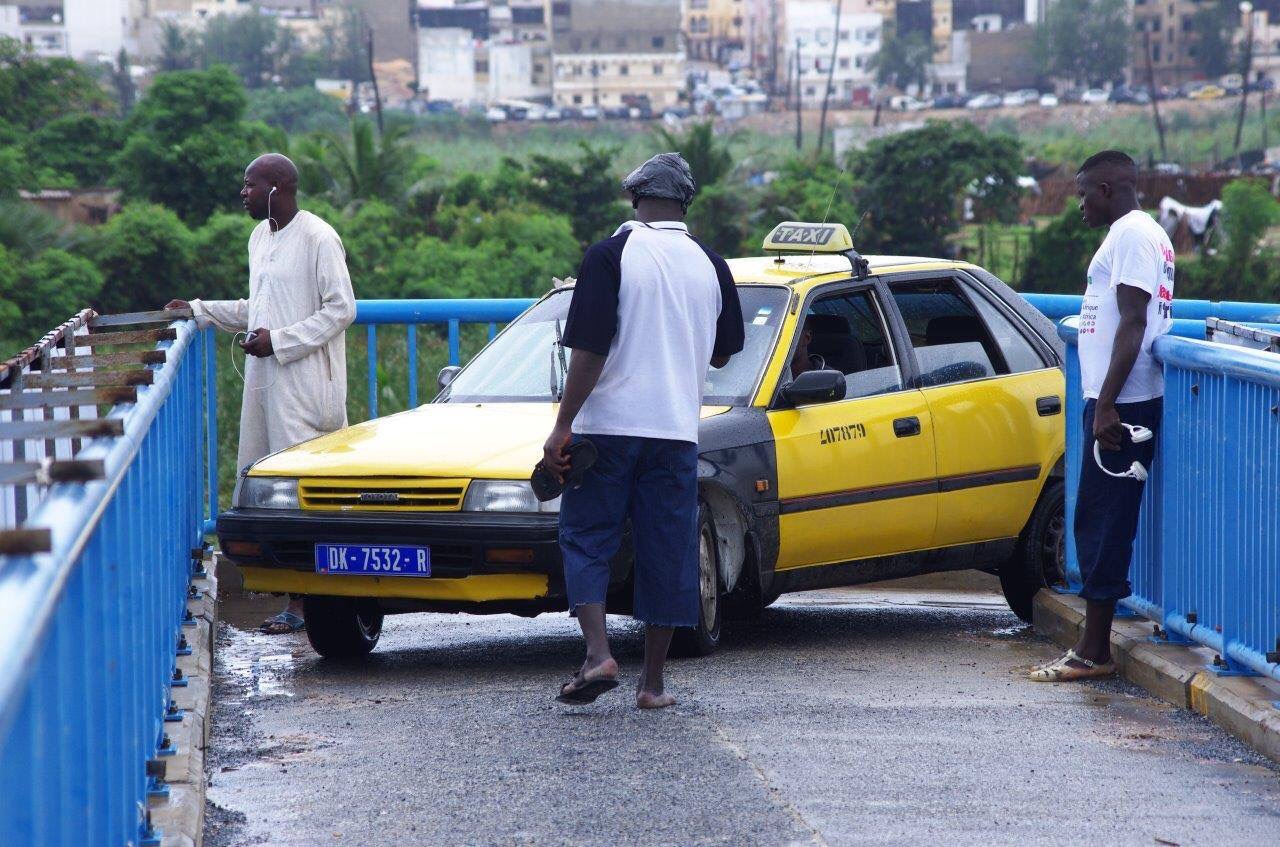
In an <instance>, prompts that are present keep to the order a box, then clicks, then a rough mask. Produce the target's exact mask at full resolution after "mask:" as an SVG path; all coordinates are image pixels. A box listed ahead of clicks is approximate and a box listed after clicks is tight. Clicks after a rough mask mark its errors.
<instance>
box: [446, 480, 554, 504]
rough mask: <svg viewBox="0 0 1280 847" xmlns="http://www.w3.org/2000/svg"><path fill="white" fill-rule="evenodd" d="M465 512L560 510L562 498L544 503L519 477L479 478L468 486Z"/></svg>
mask: <svg viewBox="0 0 1280 847" xmlns="http://www.w3.org/2000/svg"><path fill="white" fill-rule="evenodd" d="M462 510H463V511H464V512H559V511H560V498H559V497H557V498H556V499H554V500H548V501H547V502H545V503H542V502H540V501H539V500H538V498H537V497H535V496H533V487H532V486H531V485H529V483H528V482H527V481H524V480H517V479H477V480H472V482H471V484H470V485H469V486H467V497H466V499H465V500H463V501H462Z"/></svg>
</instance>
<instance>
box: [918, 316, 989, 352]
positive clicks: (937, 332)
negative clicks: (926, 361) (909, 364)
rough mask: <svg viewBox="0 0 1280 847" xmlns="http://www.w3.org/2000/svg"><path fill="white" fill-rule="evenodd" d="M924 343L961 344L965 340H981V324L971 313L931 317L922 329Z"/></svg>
mask: <svg viewBox="0 0 1280 847" xmlns="http://www.w3.org/2000/svg"><path fill="white" fill-rule="evenodd" d="M924 335H925V343H926V344H929V345H931V346H932V345H934V344H963V343H964V342H966V341H978V342H981V341H982V324H981V322H980V320H979V319H978V318H977V317H976V316H973V315H947V316H945V317H941V318H933V319H932V320H930V321H929V324H928V326H927V327H926V328H925V331H924Z"/></svg>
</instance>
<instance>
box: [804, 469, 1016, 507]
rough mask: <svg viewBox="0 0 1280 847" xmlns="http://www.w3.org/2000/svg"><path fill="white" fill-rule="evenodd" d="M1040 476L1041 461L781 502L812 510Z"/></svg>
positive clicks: (957, 489)
mask: <svg viewBox="0 0 1280 847" xmlns="http://www.w3.org/2000/svg"><path fill="white" fill-rule="evenodd" d="M1039 478H1040V466H1039V465H1025V466H1021V467H1016V468H1004V469H1002V470H998V471H983V472H981V473H972V474H957V475H955V476H944V477H939V478H937V479H921V480H915V481H913V482H897V483H894V484H892V485H876V486H871V487H868V488H852V489H848V490H845V491H833V492H831V493H829V494H814V495H810V496H807V497H792V498H789V499H787V500H783V501H782V502H781V507H780V509H781V512H782V514H784V515H790V514H795V513H797V512H812V511H814V510H816V509H834V508H836V507H839V506H856V505H859V504H861V503H874V502H876V501H879V500H896V499H899V498H902V497H919V496H920V495H922V494H938V493H940V492H949V491H963V490H964V489H966V488H981V487H984V486H987V485H1004V484H1005V483H1009V482H1028V481H1030V480H1034V479H1039Z"/></svg>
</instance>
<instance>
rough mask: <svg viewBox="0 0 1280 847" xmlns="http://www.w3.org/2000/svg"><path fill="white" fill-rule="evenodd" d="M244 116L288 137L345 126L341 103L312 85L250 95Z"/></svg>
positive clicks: (264, 90)
mask: <svg viewBox="0 0 1280 847" xmlns="http://www.w3.org/2000/svg"><path fill="white" fill-rule="evenodd" d="M246 117H247V118H248V119H249V120H253V121H261V122H263V123H265V124H267V125H268V126H273V127H276V128H278V129H280V130H283V131H284V132H287V133H289V134H291V135H304V134H308V133H317V132H335V133H336V132H344V131H346V130H347V126H348V124H349V121H348V120H347V116H346V113H345V112H344V111H343V109H342V101H341V100H338V99H337V98H336V97H334V96H332V95H330V94H325V93H323V92H321V91H317V90H316V89H315V88H314V87H312V86H307V87H305V88H286V89H284V90H276V89H268V88H260V89H258V90H257V91H254V92H251V93H250V95H249V109H248V111H247V112H246Z"/></svg>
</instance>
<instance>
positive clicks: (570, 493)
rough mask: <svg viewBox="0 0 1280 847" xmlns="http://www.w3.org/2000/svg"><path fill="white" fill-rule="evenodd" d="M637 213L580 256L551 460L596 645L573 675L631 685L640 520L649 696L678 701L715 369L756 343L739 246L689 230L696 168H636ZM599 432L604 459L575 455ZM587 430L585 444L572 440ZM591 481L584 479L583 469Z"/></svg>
mask: <svg viewBox="0 0 1280 847" xmlns="http://www.w3.org/2000/svg"><path fill="white" fill-rule="evenodd" d="M622 187H623V190H625V191H626V192H627V193H628V194H629V195H630V196H631V202H632V205H633V206H634V207H635V210H636V216H635V220H633V221H628V222H627V223H625V224H623V225H622V226H621V227H619V228H618V231H617V232H615V233H614V234H613V236H612V237H611V238H606V239H605V240H604V241H600V242H598V243H596V244H593V245H591V247H590V248H588V249H587V253H586V256H584V257H583V259H582V267H581V268H580V269H579V270H578V281H577V283H576V284H575V285H574V289H573V300H572V301H571V303H570V306H569V318H568V320H567V321H566V322H565V329H564V338H563V344H564V346H565V347H568V348H570V349H572V350H573V357H572V358H571V359H570V362H569V373H568V376H567V377H566V379H565V385H564V395H563V397H562V398H561V399H560V410H559V412H558V415H557V418H556V424H555V428H554V429H553V430H552V432H551V436H550V437H549V438H548V439H547V443H546V445H545V447H544V449H543V460H542V465H543V467H544V468H546V469H547V470H548V471H550V472H551V473H552V474H554V475H555V476H556V477H557V478H559V479H561V480H562V481H566V480H565V477H566V475H569V479H568V480H567V482H568V483H569V484H568V485H567V486H566V487H565V490H564V493H563V495H561V500H560V552H561V557H562V559H563V561H564V581H565V589H566V592H567V593H568V595H569V612H570V614H572V615H574V616H576V617H577V619H578V624H579V625H580V626H581V627H582V634H583V637H584V639H585V640H586V647H587V656H586V659H585V660H584V661H583V663H582V667H581V668H580V669H579V671H578V672H577V674H575V675H574V677H573V679H571V680H570V681H569V682H567V683H565V685H563V686H562V687H561V689H560V694H559V696H558V697H557V699H558V700H560V701H561V702H564V703H590V702H592V701H593V700H595V699H596V697H598V696H599V695H600V694H602V693H604V692H605V691H608V690H610V689H612V688H615V687H617V685H618V679H617V677H618V663H617V662H616V661H614V659H613V656H612V654H611V653H610V650H609V639H608V634H607V632H606V630H605V596H606V594H607V592H608V588H609V574H610V567H609V562H610V560H611V559H612V558H613V557H614V555H615V554H616V553H617V552H618V549H619V547H620V546H621V544H622V537H623V530H624V527H625V524H626V521H627V519H628V518H630V519H631V530H632V541H633V546H634V548H635V557H634V565H633V568H632V574H633V582H634V586H635V588H634V602H633V605H632V616H633V617H635V618H636V619H637V620H641V621H643V622H644V623H645V639H644V670H643V671H642V673H641V676H640V683H639V685H638V687H637V691H636V705H637V706H638V707H639V708H641V709H660V708H664V707H666V706H670V705H672V704H674V703H675V698H674V697H672V696H671V695H670V694H668V693H666V692H665V690H664V688H663V675H662V674H663V666H664V664H665V662H666V658H667V650H668V648H669V647H670V645H671V638H672V635H673V634H674V629H675V628H676V627H695V626H698V624H699V615H700V614H701V605H702V604H701V603H700V602H699V592H698V582H699V580H698V521H699V514H698V513H699V506H698V468H697V466H698V418H699V411H700V409H701V406H702V386H703V383H704V381H705V380H706V375H707V368H708V366H710V367H716V368H720V367H724V366H725V365H726V364H727V363H728V361H729V357H730V356H732V355H733V354H734V353H737V352H739V351H740V350H741V349H742V345H743V337H744V328H743V323H742V307H741V305H740V303H739V302H738V290H737V288H736V286H735V285H734V282H733V275H732V274H731V273H730V272H729V266H728V265H727V264H725V261H724V259H722V258H720V257H719V256H718V255H716V254H715V253H714V252H713V251H712V250H710V249H709V248H707V247H706V246H704V245H703V244H702V243H701V242H700V241H697V240H696V239H695V238H694V237H693V236H692V235H690V234H689V230H688V228H687V227H686V226H685V225H684V222H683V221H684V216H685V212H686V210H687V209H688V207H689V203H690V202H692V201H693V195H694V183H693V174H692V173H691V172H690V170H689V165H688V163H687V162H685V160H684V159H682V158H681V157H680V155H679V154H678V153H661V154H659V155H657V156H654V157H653V158H652V159H650V160H649V161H647V162H645V163H644V164H643V165H641V166H640V167H638V168H636V169H635V170H634V171H632V172H631V174H630V175H629V176H628V177H627V178H626V179H625V180H623V182H622ZM583 440H587V441H589V442H590V443H591V444H592V445H594V448H595V452H596V455H597V458H596V459H595V463H594V464H592V465H591V466H590V467H589V468H588V469H586V472H585V475H583V474H582V469H581V468H579V469H576V470H575V469H573V468H572V464H573V462H576V461H577V460H576V459H575V460H573V461H571V457H570V456H569V455H567V452H566V451H569V450H570V449H576V445H577V444H579V443H581V442H582V441H583ZM571 443H573V444H574V447H573V448H571V446H570V445H571ZM577 478H580V482H576V483H575V481H574V480H575V479H577Z"/></svg>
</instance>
